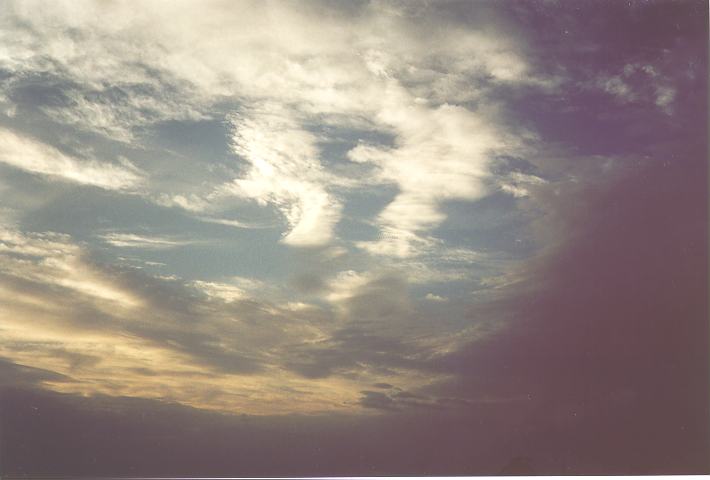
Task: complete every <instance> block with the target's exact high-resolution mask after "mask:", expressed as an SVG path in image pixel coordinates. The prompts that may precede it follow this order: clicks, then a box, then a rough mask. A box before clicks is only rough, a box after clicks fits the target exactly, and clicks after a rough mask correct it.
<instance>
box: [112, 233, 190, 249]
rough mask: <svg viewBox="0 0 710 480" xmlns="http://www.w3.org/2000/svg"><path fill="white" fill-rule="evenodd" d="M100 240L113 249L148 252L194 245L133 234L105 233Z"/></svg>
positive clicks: (182, 241)
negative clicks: (144, 250) (148, 250)
mask: <svg viewBox="0 0 710 480" xmlns="http://www.w3.org/2000/svg"><path fill="white" fill-rule="evenodd" d="M100 238H101V239H102V240H103V241H105V242H106V243H108V244H110V245H113V246H114V247H123V248H144V249H150V250H162V249H166V248H175V247H181V246H185V245H190V244H192V243H194V242H193V241H189V240H181V239H175V238H168V237H158V236H151V237H148V236H145V235H136V234H134V233H107V234H104V235H101V236H100Z"/></svg>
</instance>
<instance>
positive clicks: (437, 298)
mask: <svg viewBox="0 0 710 480" xmlns="http://www.w3.org/2000/svg"><path fill="white" fill-rule="evenodd" d="M424 298H426V299H427V300H429V301H432V302H438V303H444V302H448V301H449V299H448V298H446V297H442V296H440V295H435V294H433V293H427V294H426V296H425V297H424Z"/></svg>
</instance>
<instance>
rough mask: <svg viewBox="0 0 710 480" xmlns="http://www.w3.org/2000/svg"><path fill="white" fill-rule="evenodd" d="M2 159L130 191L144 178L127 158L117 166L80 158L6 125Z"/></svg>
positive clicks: (41, 171)
mask: <svg viewBox="0 0 710 480" xmlns="http://www.w3.org/2000/svg"><path fill="white" fill-rule="evenodd" d="M0 162H1V163H4V164H6V165H10V166H12V167H15V168H18V169H20V170H24V171H26V172H30V173H33V174H37V175H42V176H46V177H48V178H51V179H59V180H63V181H67V182H72V183H78V184H81V185H91V186H95V187H100V188H104V189H107V190H123V191H126V190H128V191H130V190H133V189H135V188H136V187H137V186H138V185H140V184H141V182H142V180H143V176H142V174H141V172H140V171H139V170H138V169H137V168H135V167H134V166H133V165H131V164H130V163H128V162H127V161H126V160H124V161H123V163H121V164H119V165H116V164H112V163H107V162H99V161H97V160H83V159H78V158H75V157H72V156H69V155H66V154H64V153H62V152H60V151H59V150H57V149H56V148H54V147H52V146H50V145H47V144H44V143H42V142H40V141H37V140H34V139H32V138H29V137H27V136H24V135H21V134H17V133H15V132H12V131H10V130H7V129H4V128H0Z"/></svg>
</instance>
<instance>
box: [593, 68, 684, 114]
mask: <svg viewBox="0 0 710 480" xmlns="http://www.w3.org/2000/svg"><path fill="white" fill-rule="evenodd" d="M597 85H598V86H599V88H601V89H602V90H603V91H605V92H607V93H608V94H610V95H612V96H613V97H614V98H616V99H617V100H619V101H620V102H622V103H653V104H655V105H656V106H657V107H658V108H659V109H660V110H661V111H663V112H664V113H666V114H669V115H670V114H672V113H673V101H674V99H675V97H676V94H677V91H676V88H675V87H674V86H673V82H672V80H671V78H670V76H669V75H666V74H664V73H661V69H660V68H659V67H657V66H654V65H651V64H642V63H629V64H626V65H624V67H623V69H622V70H621V73H620V74H618V75H613V76H600V77H599V78H598V79H597Z"/></svg>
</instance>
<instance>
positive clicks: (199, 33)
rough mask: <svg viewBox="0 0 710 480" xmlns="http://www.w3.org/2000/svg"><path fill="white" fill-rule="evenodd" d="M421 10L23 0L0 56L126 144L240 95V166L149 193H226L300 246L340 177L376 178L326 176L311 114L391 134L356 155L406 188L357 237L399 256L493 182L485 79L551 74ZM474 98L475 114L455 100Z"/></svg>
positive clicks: (497, 137) (84, 122)
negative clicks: (61, 86) (46, 76)
mask: <svg viewBox="0 0 710 480" xmlns="http://www.w3.org/2000/svg"><path fill="white" fill-rule="evenodd" d="M421 9H423V10H422V11H419V10H420V9H410V8H407V7H405V6H403V5H392V4H383V3H373V4H369V5H367V6H363V7H362V8H360V9H359V10H357V12H356V13H352V12H350V13H349V14H347V15H345V14H343V13H342V12H340V13H339V12H338V9H337V8H334V9H333V12H332V13H333V15H330V16H329V17H328V21H323V19H322V16H321V12H319V11H318V9H316V8H315V7H313V8H311V7H309V8H301V7H298V8H295V7H294V6H293V5H291V4H288V3H250V2H245V3H237V4H236V5H230V6H228V7H225V5H224V4H222V3H221V2H210V1H205V2H200V4H199V5H198V4H194V3H190V2H177V3H174V4H171V8H170V9H165V8H164V6H163V5H162V4H161V3H159V2H146V3H145V4H144V5H142V6H141V8H140V9H135V8H134V7H133V6H132V5H129V4H124V3H120V2H116V3H111V4H106V5H104V4H98V3H94V2H88V1H87V2H80V3H75V2H53V3H52V4H51V5H46V4H35V3H33V2H26V3H21V4H18V5H17V7H16V8H14V16H11V17H9V18H12V19H15V20H16V22H15V23H10V24H9V25H8V28H7V33H6V34H5V35H4V38H3V40H4V41H6V43H5V47H4V50H3V51H2V52H1V53H0V65H3V66H4V67H5V68H8V69H9V70H10V71H14V72H16V73H17V74H18V75H24V74H25V73H27V72H33V71H35V72H37V71H43V72H52V73H53V74H55V75H57V76H63V77H65V78H66V80H67V81H68V82H70V83H72V84H74V85H78V87H76V88H75V89H73V90H71V91H70V92H69V93H67V95H68V98H69V100H70V101H69V104H68V105H66V106H64V107H62V108H58V107H56V106H52V107H47V108H48V109H49V110H47V111H48V112H49V113H50V114H51V115H52V116H53V117H54V118H55V119H57V120H60V121H62V122H65V123H70V124H73V125H78V126H83V128H86V129H91V130H94V131H99V132H100V133H104V134H105V135H107V136H110V137H111V138H115V139H119V140H124V141H125V140H129V139H131V138H132V136H133V134H134V129H135V128H137V127H145V126H148V125H150V124H152V123H155V122H160V121H165V120H170V119H186V118H193V119H194V118H202V117H203V115H204V112H209V111H210V110H211V109H214V108H215V105H216V104H218V103H220V102H222V103H221V104H222V105H224V102H225V100H227V102H226V103H227V104H229V103H230V102H231V103H232V104H233V103H237V104H239V105H240V108H239V113H238V114H234V115H233V116H232V117H231V118H232V125H233V129H234V137H233V146H234V150H235V152H236V153H237V154H238V155H240V156H242V157H243V158H244V159H245V160H247V161H248V162H249V164H250V169H249V170H248V171H247V172H246V174H245V175H243V176H241V177H240V178H238V179H237V180H236V181H234V182H233V183H229V182H227V185H223V186H222V187H219V186H214V188H213V189H212V190H211V192H212V193H211V194H206V195H200V194H194V193H184V192H176V193H173V194H165V193H162V194H154V195H152V197H151V198H154V199H155V201H156V202H157V203H160V204H163V205H171V206H172V205H174V206H180V207H181V208H184V209H186V210H188V211H192V212H205V211H207V210H211V211H213V212H212V213H215V212H214V211H215V210H220V209H222V208H226V207H228V206H229V197H230V196H234V195H236V196H239V197H242V198H251V199H254V200H257V201H259V202H261V203H262V204H264V205H267V204H268V205H271V206H275V207H276V208H277V209H278V210H279V211H280V212H281V213H282V214H283V216H284V218H285V220H286V224H287V225H286V232H285V236H284V239H283V241H284V242H285V243H287V244H289V245H294V246H310V245H323V244H327V243H329V242H330V241H332V239H333V235H334V234H333V230H334V227H335V225H336V224H337V222H338V221H339V220H340V217H341V203H342V202H341V200H340V199H339V196H338V195H337V189H338V188H345V187H347V188H354V187H356V186H357V185H358V183H369V182H366V181H365V180H364V179H353V178H349V179H345V178H342V177H336V176H333V175H332V174H329V172H328V169H327V168H326V167H325V166H324V164H323V162H322V161H321V160H322V159H321V158H320V156H321V155H322V152H320V150H319V145H318V143H319V141H321V140H323V138H322V137H323V136H325V137H327V136H328V134H327V130H326V133H323V132H319V133H318V135H316V134H315V133H314V132H312V131H311V129H310V128H309V125H310V124H315V123H317V124H319V125H322V126H328V125H333V126H353V125H357V126H358V127H360V128H366V129H368V130H370V131H373V132H377V133H381V134H385V135H391V136H394V137H395V144H394V146H393V147H391V148H383V147H382V146H381V145H372V146H369V147H366V146H361V147H358V148H356V149H355V151H353V152H351V155H350V157H351V158H352V159H353V160H357V161H368V162H372V163H375V164H377V165H378V166H379V168H380V174H379V181H381V182H385V183H393V184H395V185H396V186H397V187H398V188H399V189H400V194H399V195H398V196H397V198H396V199H395V200H394V201H393V202H392V203H391V204H390V205H388V206H387V207H386V208H385V210H384V211H383V212H381V214H380V215H379V217H378V219H377V224H378V226H379V228H380V230H381V232H382V240H381V241H379V242H371V243H366V244H362V245H361V246H362V247H364V248H365V249H367V250H368V251H370V252H373V253H375V252H376V253H379V254H384V255H389V256H398V257H406V256H413V255H417V254H418V253H420V252H422V251H425V250H426V249H427V248H431V246H432V243H431V239H429V238H428V234H427V232H428V231H429V230H431V228H433V227H435V226H437V225H439V224H441V222H442V221H444V220H445V215H444V213H443V212H442V211H441V210H440V209H439V204H440V203H441V202H442V201H445V200H451V199H463V200H473V199H476V198H480V197H481V196H482V195H484V194H485V193H486V192H485V189H484V188H483V183H482V180H483V179H484V178H485V177H486V176H488V175H490V173H489V172H488V171H487V166H486V162H487V155H488V152H489V151H490V150H491V149H496V148H505V147H506V145H507V143H508V141H507V140H505V139H504V138H503V135H502V133H503V132H501V131H500V130H501V128H500V127H499V125H498V124H497V121H496V116H495V113H494V111H495V108H494V106H493V107H492V108H488V106H486V105H485V101H484V100H485V93H486V91H487V90H486V89H487V88H490V86H491V85H495V84H501V83H502V84H521V85H522V84H525V85H537V86H539V87H541V88H548V87H549V86H550V85H552V84H554V83H555V80H554V79H549V78H544V77H540V76H538V75H536V74H535V72H534V71H533V69H532V68H531V67H530V65H529V64H528V62H527V60H526V57H525V55H524V52H523V49H522V48H521V47H520V46H519V45H518V44H516V42H515V41H514V40H512V39H510V38H507V37H506V36H505V35H502V34H501V32H495V31H493V32H492V33H483V32H482V31H480V30H474V29H470V28H467V27H466V26H463V25H453V24H451V22H448V21H446V20H444V19H443V17H440V16H439V14H438V12H437V10H436V9H432V8H430V7H427V6H425V5H424V6H422V7H421ZM423 11H426V12H427V15H426V16H422V13H423ZM425 17H426V18H427V22H423V21H422V19H423V18H425ZM21 24H25V25H29V26H31V28H20V27H17V25H21ZM68 30H71V32H72V33H71V35H69V34H67V31H68ZM214 31H220V32H221V34H220V35H219V36H215V35H213V32H214ZM472 100H476V102H477V104H478V106H477V107H476V110H472V109H471V107H470V106H463V105H464V104H465V103H466V102H470V101H472ZM220 108H223V107H220ZM326 140H327V138H326ZM178 174H179V173H178ZM225 193H227V195H223V194H225Z"/></svg>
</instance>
